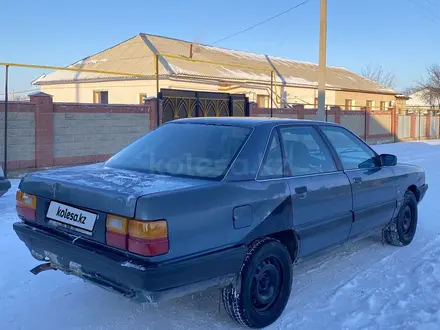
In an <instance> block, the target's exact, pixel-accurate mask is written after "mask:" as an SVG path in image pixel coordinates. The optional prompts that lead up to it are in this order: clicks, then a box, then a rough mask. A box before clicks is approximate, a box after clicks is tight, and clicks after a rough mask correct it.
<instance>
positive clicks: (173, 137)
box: [106, 123, 252, 180]
mask: <svg viewBox="0 0 440 330" xmlns="http://www.w3.org/2000/svg"><path fill="white" fill-rule="evenodd" d="M251 131H252V130H251V129H250V128H247V127H237V126H223V125H206V124H186V123H185V124H178V123H170V124H166V125H163V126H161V127H159V128H157V129H156V130H154V131H152V132H150V133H149V134H147V135H145V136H143V137H142V138H140V139H139V140H137V141H135V142H134V143H132V144H131V145H129V146H128V147H126V148H124V149H123V150H121V151H120V152H119V153H117V154H116V155H115V156H113V157H112V158H111V159H110V160H109V161H108V162H107V163H106V165H107V166H109V167H113V168H120V169H127V170H134V171H141V172H147V173H156V174H165V175H173V176H184V177H194V178H204V179H215V180H221V179H222V178H223V177H224V175H225V174H226V172H227V170H228V168H229V166H230V165H231V163H232V161H233V160H234V159H235V157H236V156H237V154H238V152H239V151H240V149H241V147H242V146H243V144H244V143H245V141H246V139H247V138H248V136H249V134H250V133H251Z"/></svg>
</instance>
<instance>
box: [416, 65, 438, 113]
mask: <svg viewBox="0 0 440 330" xmlns="http://www.w3.org/2000/svg"><path fill="white" fill-rule="evenodd" d="M426 71H427V76H428V77H427V78H426V79H425V80H424V81H422V82H421V83H419V86H418V90H419V93H420V97H421V98H422V99H423V100H424V101H425V102H426V103H427V104H429V105H430V106H435V107H439V108H440V65H438V64H432V65H430V66H429V67H428V68H427V69H426Z"/></svg>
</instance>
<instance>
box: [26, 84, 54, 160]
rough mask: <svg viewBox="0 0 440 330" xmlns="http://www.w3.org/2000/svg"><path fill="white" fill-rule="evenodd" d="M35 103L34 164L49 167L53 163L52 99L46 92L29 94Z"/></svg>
mask: <svg viewBox="0 0 440 330" xmlns="http://www.w3.org/2000/svg"><path fill="white" fill-rule="evenodd" d="M30 101H31V103H33V104H35V108H36V110H35V166H36V167H37V168H40V167H49V166H53V163H54V159H53V158H54V145H53V100H52V96H51V95H49V94H46V93H42V92H37V93H34V94H31V95H30Z"/></svg>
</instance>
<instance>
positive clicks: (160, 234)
mask: <svg viewBox="0 0 440 330" xmlns="http://www.w3.org/2000/svg"><path fill="white" fill-rule="evenodd" d="M128 250H129V251H130V252H133V253H137V254H141V255H144V256H157V255H159V254H164V253H167V252H168V250H169V244H168V225H167V222H166V221H165V220H159V221H137V220H130V221H129V222H128Z"/></svg>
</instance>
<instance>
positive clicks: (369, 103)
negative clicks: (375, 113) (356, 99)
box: [366, 100, 373, 110]
mask: <svg viewBox="0 0 440 330" xmlns="http://www.w3.org/2000/svg"><path fill="white" fill-rule="evenodd" d="M366 106H367V110H373V101H370V100H368V101H367V104H366Z"/></svg>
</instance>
